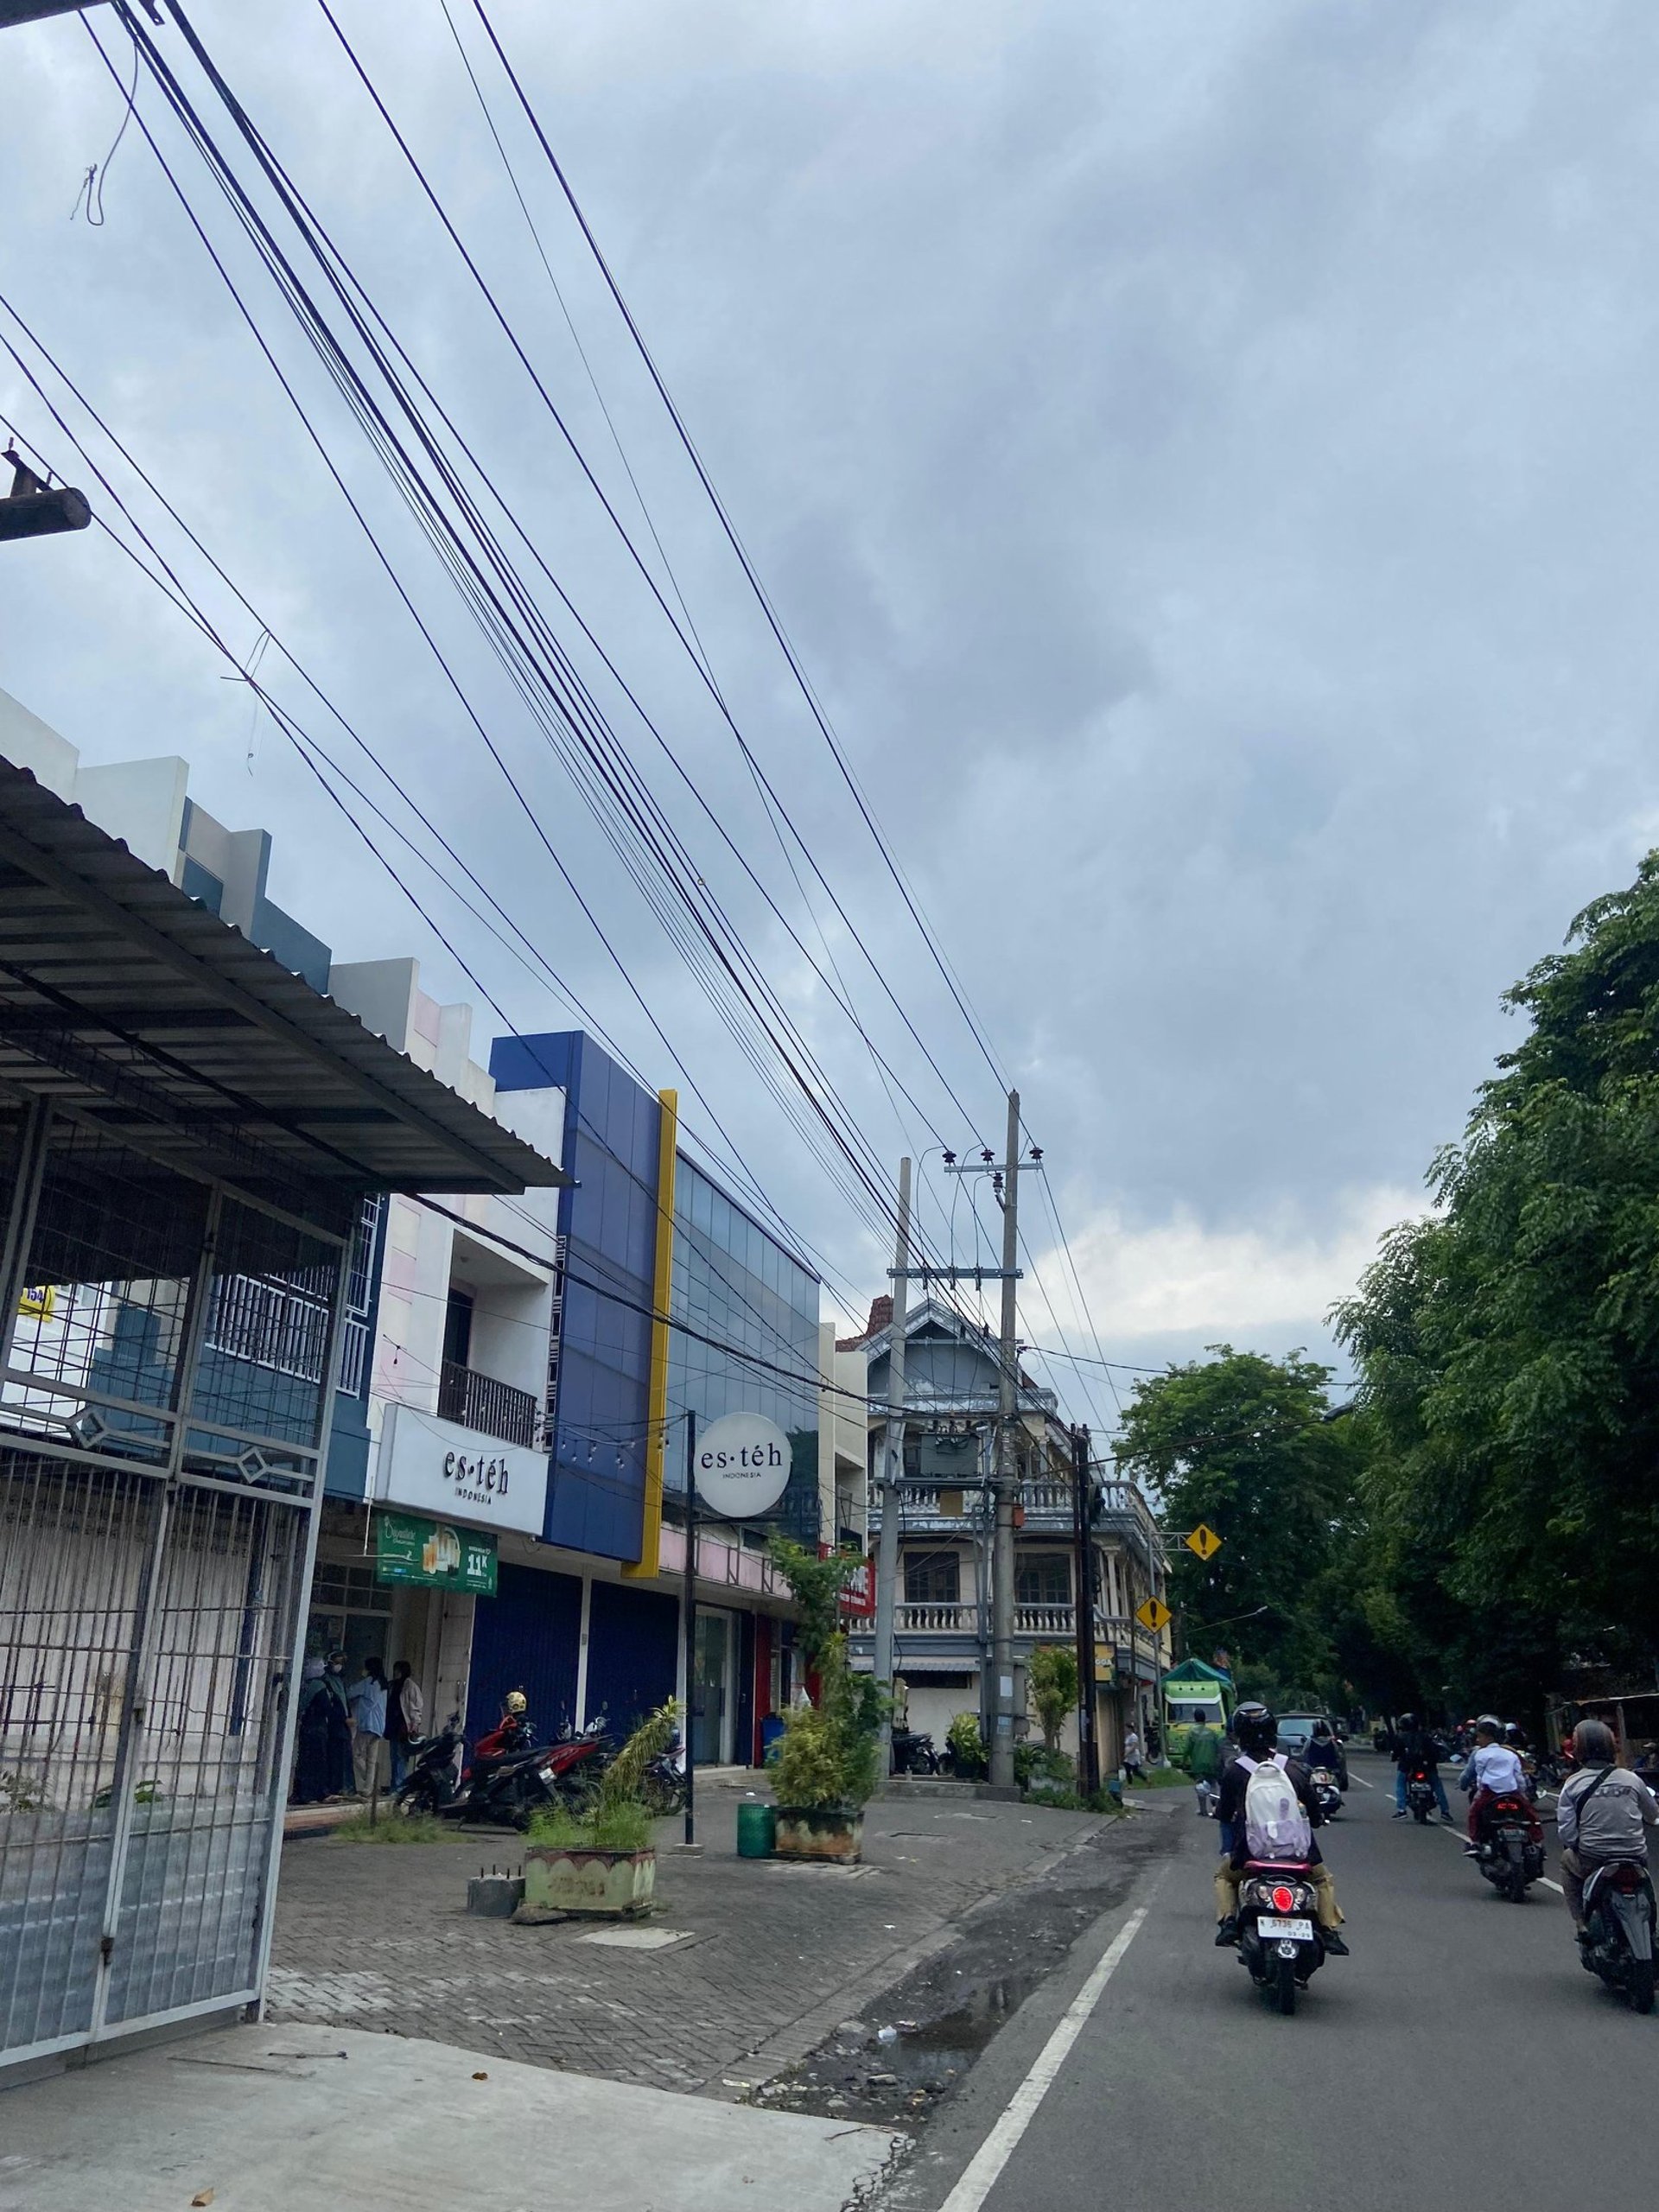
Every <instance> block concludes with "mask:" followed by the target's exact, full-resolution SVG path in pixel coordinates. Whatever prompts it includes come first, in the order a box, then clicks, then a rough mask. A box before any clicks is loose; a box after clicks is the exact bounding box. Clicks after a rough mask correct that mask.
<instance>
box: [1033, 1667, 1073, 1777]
mask: <svg viewBox="0 0 1659 2212" xmlns="http://www.w3.org/2000/svg"><path fill="white" fill-rule="evenodd" d="M1026 1694H1027V1696H1028V1697H1029V1699H1030V1700H1031V1709H1032V1711H1033V1713H1035V1714H1036V1716H1037V1725H1038V1726H1039V1728H1041V1730H1042V1732H1043V1748H1044V1750H1045V1751H1058V1749H1059V1746H1060V1731H1061V1729H1062V1728H1064V1727H1065V1717H1066V1715H1067V1713H1075V1712H1076V1711H1077V1653H1076V1652H1075V1651H1074V1650H1073V1649H1072V1648H1071V1645H1070V1644H1069V1643H1039V1645H1038V1646H1037V1649H1035V1650H1034V1651H1033V1653H1032V1655H1031V1656H1030V1658H1029V1659H1028V1660H1027V1662H1026Z"/></svg>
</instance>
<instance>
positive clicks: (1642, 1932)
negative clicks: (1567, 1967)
mask: <svg viewBox="0 0 1659 2212" xmlns="http://www.w3.org/2000/svg"><path fill="white" fill-rule="evenodd" d="M1584 1925H1585V1932H1586V1937H1587V1938H1588V1940H1587V1941H1586V1942H1582V1943H1581V1944H1580V1947H1579V1956H1580V1959H1581V1960H1582V1961H1584V1965H1585V1967H1586V1971H1587V1972H1589V1973H1591V1974H1599V1975H1600V1977H1601V1979H1602V1980H1603V1981H1605V1983H1606V1985H1607V1986H1608V1988H1609V1989H1617V1990H1620V1991H1622V1992H1623V1993H1624V1996H1625V1998H1626V1999H1628V2000H1629V2003H1630V2010H1631V2012H1652V2010H1653V1948H1654V1945H1653V1934H1654V1900H1653V1884H1652V1882H1651V1881H1650V1880H1649V1878H1648V1869H1647V1862H1646V1861H1645V1859H1609V1860H1607V1861H1606V1862H1605V1865H1603V1866H1598V1867H1597V1868H1596V1869H1595V1871H1594V1872H1593V1873H1592V1874H1591V1875H1590V1877H1589V1878H1588V1879H1587V1880H1586V1883H1585V1885H1584Z"/></svg>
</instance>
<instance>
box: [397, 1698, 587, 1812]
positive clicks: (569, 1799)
mask: <svg viewBox="0 0 1659 2212" xmlns="http://www.w3.org/2000/svg"><path fill="white" fill-rule="evenodd" d="M607 1744H608V1738H607V1734H606V1731H605V1724H604V1721H603V1719H599V1720H595V1721H594V1722H593V1723H592V1725H591V1726H589V1727H588V1728H585V1729H582V1730H581V1731H580V1732H573V1731H569V1730H567V1732H565V1734H564V1735H563V1737H561V1738H560V1739H559V1741H558V1742H557V1743H556V1744H549V1745H537V1743H536V1741H535V1732H534V1730H533V1729H532V1728H531V1726H530V1725H529V1723H528V1722H521V1723H520V1724H519V1726H518V1727H517V1728H516V1729H514V1730H513V1731H512V1732H511V1735H505V1734H504V1732H503V1731H501V1730H499V1729H498V1730H495V1731H494V1732H493V1733H492V1734H490V1735H488V1736H486V1737H482V1738H480V1741H479V1743H478V1745H477V1746H476V1747H475V1748H474V1753H473V1764H471V1766H470V1767H468V1768H467V1770H465V1772H464V1773H461V1772H460V1771H459V1767H460V1760H459V1754H460V1752H461V1750H462V1748H463V1745H462V1738H461V1715H460V1714H459V1713H452V1714H451V1715H450V1718H449V1723H448V1727H446V1728H445V1729H444V1730H443V1732H442V1734H441V1735H438V1736H435V1737H425V1738H421V1739H420V1740H419V1741H418V1742H417V1743H416V1744H414V1745H411V1746H410V1749H411V1751H412V1752H414V1753H415V1755H416V1763H415V1765H414V1766H413V1768H412V1769H411V1770H410V1773H409V1774H408V1776H407V1777H405V1779H404V1784H403V1787H402V1788H401V1789H398V1790H397V1792H396V1793H395V1795H394V1796H393V1799H392V1803H393V1807H394V1809H395V1810H396V1811H397V1812H398V1813H400V1814H403V1815H407V1816H410V1817H414V1816H416V1815H421V1814H426V1815H430V1816H431V1817H433V1818H435V1819H437V1820H441V1821H454V1822H455V1823H456V1825H457V1826H461V1825H466V1824H476V1825H478V1826H480V1827H508V1828H526V1827H529V1825H530V1822H531V1818H532V1816H533V1815H535V1814H537V1813H540V1812H548V1811H551V1810H552V1809H553V1808H554V1807H555V1806H557V1805H565V1806H569V1805H572V1804H578V1805H579V1804H582V1803H583V1802H586V1800H587V1797H588V1795H589V1794H590V1793H591V1789H592V1788H593V1787H594V1786H595V1785H596V1783H597V1780H598V1775H599V1772H600V1771H601V1769H602V1766H603V1763H604V1753H605V1751H606V1749H607ZM498 1746H505V1747H504V1748H493V1747H498Z"/></svg>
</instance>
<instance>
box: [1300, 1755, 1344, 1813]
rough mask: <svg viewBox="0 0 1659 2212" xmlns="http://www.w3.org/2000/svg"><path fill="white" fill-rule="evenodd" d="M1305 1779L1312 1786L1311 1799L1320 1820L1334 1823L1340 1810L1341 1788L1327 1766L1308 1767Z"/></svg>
mask: <svg viewBox="0 0 1659 2212" xmlns="http://www.w3.org/2000/svg"><path fill="white" fill-rule="evenodd" d="M1307 1778H1308V1780H1309V1782H1310V1783H1312V1784H1313V1798H1314V1802H1315V1803H1316V1804H1317V1805H1318V1806H1319V1817H1320V1819H1321V1820H1325V1821H1334V1820H1335V1819H1336V1817H1337V1815H1338V1813H1339V1812H1340V1811H1341V1810H1342V1786H1341V1784H1340V1783H1338V1780H1337V1777H1336V1776H1335V1775H1334V1774H1333V1773H1332V1770H1331V1769H1330V1768H1329V1767H1328V1766H1315V1767H1310V1768H1309V1769H1308V1771H1307Z"/></svg>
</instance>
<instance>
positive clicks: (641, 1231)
mask: <svg viewBox="0 0 1659 2212" xmlns="http://www.w3.org/2000/svg"><path fill="white" fill-rule="evenodd" d="M490 1073H491V1075H492V1076H493V1077H494V1080H495V1085H496V1089H497V1090H498V1092H512V1091H515V1090H547V1089H549V1088H554V1087H556V1088H557V1089H559V1090H563V1093H564V1154H563V1164H564V1166H565V1167H566V1168H567V1170H568V1171H569V1174H570V1176H571V1185H570V1187H569V1189H568V1190H565V1191H562V1192H560V1194H559V1253H560V1261H561V1267H562V1273H563V1287H562V1295H561V1300H560V1313H559V1323H558V1332H557V1335H556V1338H554V1340H553V1342H552V1344H551V1346H550V1356H549V1363H548V1383H549V1388H548V1421H549V1426H550V1430H551V1432H552V1437H553V1451H552V1465H551V1466H550V1470H549V1480H548V1487H547V1519H546V1523H545V1526H544V1528H543V1541H545V1542H547V1543H550V1544H561V1545H563V1546H565V1547H566V1548H569V1550H571V1551H578V1552H592V1553H594V1554H597V1555H598V1556H599V1557H601V1559H614V1560H637V1559H638V1558H639V1552H640V1545H641V1540H642V1537H643V1535H644V1529H645V1450H646V1444H645V1440H646V1433H647V1429H648V1427H649V1415H650V1407H649V1391H650V1385H651V1338H652V1325H651V1313H652V1278H653V1272H654V1269H655V1266H656V1257H657V1183H658V1151H659V1148H660V1140H661V1132H662V1109H661V1108H660V1107H659V1106H658V1103H657V1100H656V1099H655V1097H654V1096H652V1094H651V1092H649V1091H647V1090H642V1089H641V1087H640V1086H639V1084H637V1083H636V1082H635V1081H634V1080H633V1078H632V1076H630V1075H629V1074H628V1073H627V1072H626V1070H624V1069H622V1068H620V1067H619V1066H618V1065H617V1064H616V1062H615V1061H614V1060H613V1058H611V1056H610V1054H609V1053H608V1052H606V1051H605V1050H604V1049H603V1047H602V1046H598V1045H596V1044H595V1043H594V1040H593V1039H592V1038H591V1037H589V1036H588V1035H587V1034H586V1033H584V1032H582V1030H569V1031H563V1032H560V1033H556V1034H553V1035H550V1036H543V1037H503V1038H498V1039H497V1040H496V1042H495V1044H494V1045H493V1047H492V1048H491V1052H490Z"/></svg>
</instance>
